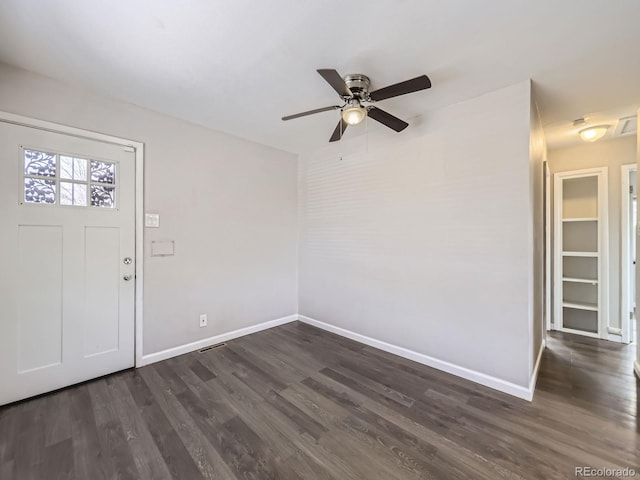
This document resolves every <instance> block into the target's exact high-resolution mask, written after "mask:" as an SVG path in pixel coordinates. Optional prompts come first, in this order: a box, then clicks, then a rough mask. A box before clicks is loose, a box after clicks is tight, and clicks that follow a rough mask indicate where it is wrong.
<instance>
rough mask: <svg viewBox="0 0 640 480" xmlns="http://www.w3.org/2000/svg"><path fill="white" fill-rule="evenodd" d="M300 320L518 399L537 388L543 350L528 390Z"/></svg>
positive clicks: (385, 343)
mask: <svg viewBox="0 0 640 480" xmlns="http://www.w3.org/2000/svg"><path fill="white" fill-rule="evenodd" d="M298 320H300V321H301V322H303V323H307V324H309V325H313V326H314V327H318V328H320V329H322V330H326V331H328V332H331V333H335V334H337V335H340V336H342V337H346V338H350V339H351V340H355V341H356V342H360V343H364V344H365V345H369V346H370V347H374V348H378V349H380V350H384V351H385V352H389V353H393V354H394V355H398V356H400V357H404V358H407V359H409V360H413V361H414V362H417V363H421V364H423V365H427V366H428V367H433V368H435V369H437V370H442V371H443V372H447V373H451V374H452V375H456V376H458V377H462V378H465V379H467V380H471V381H472V382H476V383H479V384H481V385H484V386H486V387H489V388H493V389H494V390H499V391H501V392H504V393H508V394H509V395H513V396H515V397H518V398H523V399H525V400H528V401H531V399H532V398H533V387H535V378H536V377H537V368H538V366H539V364H540V357H541V355H542V348H541V350H540V352H541V353H540V355H539V356H538V361H537V362H536V369H535V372H534V375H533V376H532V378H531V382H530V384H529V388H527V387H523V386H521V385H517V384H515V383H511V382H508V381H506V380H502V379H500V378H496V377H492V376H491V375H486V374H484V373H481V372H477V371H475V370H471V369H469V368H466V367H461V366H459V365H455V364H453V363H449V362H446V361H444V360H439V359H437V358H433V357H430V356H428V355H424V354H422V353H418V352H414V351H413V350H409V349H406V348H403V347H398V346H397V345H392V344H390V343H387V342H383V341H381V340H376V339H375V338H370V337H367V336H365V335H361V334H359V333H355V332H352V331H350V330H345V329H344V328H340V327H336V326H334V325H330V324H328V323H324V322H321V321H319V320H315V319H313V318H310V317H306V316H304V315H298ZM543 348H544V345H543Z"/></svg>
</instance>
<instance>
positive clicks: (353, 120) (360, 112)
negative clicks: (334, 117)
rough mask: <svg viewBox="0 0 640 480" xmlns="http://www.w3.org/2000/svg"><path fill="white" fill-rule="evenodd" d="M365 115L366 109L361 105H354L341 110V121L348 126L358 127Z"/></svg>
mask: <svg viewBox="0 0 640 480" xmlns="http://www.w3.org/2000/svg"><path fill="white" fill-rule="evenodd" d="M366 115H367V109H366V108H364V107H363V106H361V105H354V106H350V107H347V108H345V109H343V110H342V120H344V121H345V123H346V124H348V125H358V124H359V123H360V122H362V120H364V117H366Z"/></svg>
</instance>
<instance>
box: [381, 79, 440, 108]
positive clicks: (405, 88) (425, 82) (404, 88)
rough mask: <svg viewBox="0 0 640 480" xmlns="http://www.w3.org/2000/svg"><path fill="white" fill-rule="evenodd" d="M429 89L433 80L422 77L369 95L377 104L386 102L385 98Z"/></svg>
mask: <svg viewBox="0 0 640 480" xmlns="http://www.w3.org/2000/svg"><path fill="white" fill-rule="evenodd" d="M427 88H431V80H429V77H427V76H426V75H422V76H420V77H416V78H412V79H411V80H406V81H404V82H400V83H395V84H393V85H389V86H388V87H384V88H380V89H378V90H374V91H373V92H371V93H370V94H369V95H370V97H371V100H373V101H374V102H377V101H379V100H384V99H385V98H391V97H397V96H399V95H406V94H407V93H413V92H417V91H419V90H425V89H427Z"/></svg>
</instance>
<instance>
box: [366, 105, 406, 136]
mask: <svg viewBox="0 0 640 480" xmlns="http://www.w3.org/2000/svg"><path fill="white" fill-rule="evenodd" d="M367 115H369V116H370V117H371V118H373V119H374V120H375V121H377V122H380V123H381V124H383V125H386V126H387V127H389V128H391V129H393V130H395V131H396V132H401V131H402V130H404V129H405V128H407V127H408V126H409V124H408V123H407V122H405V121H404V120H400V119H399V118H398V117H394V116H393V115H391V114H390V113H387V112H385V111H384V110H380V109H379V108H376V107H371V108H369V111H368V112H367Z"/></svg>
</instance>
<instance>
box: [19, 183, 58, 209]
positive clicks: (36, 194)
mask: <svg viewBox="0 0 640 480" xmlns="http://www.w3.org/2000/svg"><path fill="white" fill-rule="evenodd" d="M24 201H25V202H27V203H48V204H53V203H56V181H55V180H43V179H40V178H25V179H24Z"/></svg>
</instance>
